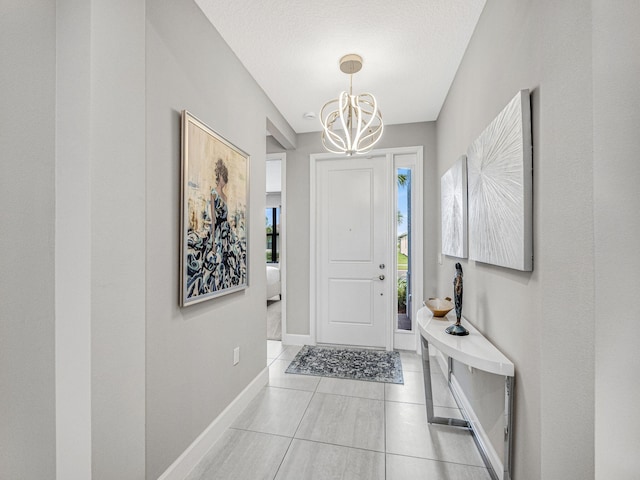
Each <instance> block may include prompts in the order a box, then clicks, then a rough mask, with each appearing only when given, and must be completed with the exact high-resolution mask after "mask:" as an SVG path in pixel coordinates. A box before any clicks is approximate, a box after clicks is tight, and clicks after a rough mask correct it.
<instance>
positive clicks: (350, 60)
mask: <svg viewBox="0 0 640 480" xmlns="http://www.w3.org/2000/svg"><path fill="white" fill-rule="evenodd" d="M361 68H362V57H361V56H360V55H356V54H349V55H345V56H344V57H342V58H341V59H340V70H341V71H342V72H344V73H346V74H348V75H349V93H347V92H341V93H340V96H339V97H338V98H335V99H333V100H329V101H328V102H327V103H325V104H324V105H323V106H322V109H321V110H320V121H321V122H322V144H323V145H324V148H326V149H327V150H328V151H330V152H332V153H339V154H346V155H347V156H349V157H350V156H351V155H353V154H356V155H358V154H363V153H367V152H369V151H370V150H371V149H372V148H373V146H374V145H375V144H376V143H377V142H378V140H380V137H382V130H383V128H384V126H383V124H382V113H381V112H380V110H378V103H377V102H376V99H375V97H374V96H373V95H371V94H370V93H362V94H360V95H353V93H352V86H353V85H352V84H353V74H354V73H357V72H359V71H360V69H361Z"/></svg>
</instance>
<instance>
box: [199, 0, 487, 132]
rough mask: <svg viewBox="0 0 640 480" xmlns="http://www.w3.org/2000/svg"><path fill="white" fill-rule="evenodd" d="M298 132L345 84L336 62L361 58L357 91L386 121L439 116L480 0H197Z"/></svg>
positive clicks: (313, 126) (310, 126) (314, 127)
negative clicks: (351, 55) (372, 97)
mask: <svg viewBox="0 0 640 480" xmlns="http://www.w3.org/2000/svg"><path fill="white" fill-rule="evenodd" d="M196 3H197V4H198V5H199V6H200V8H201V9H202V11H203V12H204V13H205V15H206V16H207V17H208V18H209V20H210V21H211V23H212V24H213V25H214V27H215V28H216V29H217V30H218V32H220V34H221V35H222V36H223V38H224V39H225V40H226V42H227V43H228V44H229V46H230V47H231V49H232V50H233V51H234V52H235V54H236V55H237V56H238V58H239V59H240V61H241V62H242V63H243V64H244V66H245V67H246V68H247V70H248V71H249V72H250V73H251V75H253V77H254V78H255V79H256V81H257V82H258V83H259V84H260V86H261V87H262V88H263V89H264V91H265V92H266V94H267V95H268V96H269V98H270V99H271V101H272V102H273V103H274V104H275V105H276V107H277V108H278V109H279V110H280V112H281V113H282V114H283V115H284V117H285V118H286V119H287V121H288V122H289V123H290V125H291V126H292V127H293V129H294V130H295V131H296V132H298V133H303V132H312V131H319V130H320V129H321V127H320V122H319V120H318V119H317V118H316V119H312V120H309V119H305V118H304V117H303V115H304V113H305V112H315V113H316V114H319V111H320V108H321V107H322V105H323V104H324V103H325V102H326V101H328V100H331V99H334V98H336V97H337V96H338V94H339V92H341V91H343V90H348V86H349V77H348V75H345V74H344V73H342V72H341V71H340V70H339V68H338V60H339V59H340V57H342V56H343V55H345V54H347V53H357V54H359V55H361V56H362V57H363V60H364V65H363V67H362V70H361V71H360V72H359V73H357V74H355V75H354V76H353V93H354V94H359V93H364V92H370V93H373V94H374V95H375V96H376V99H377V100H378V105H379V108H380V110H381V111H382V114H383V119H384V122H385V124H387V125H391V124H398V123H412V122H421V121H430V120H436V119H437V117H438V114H439V112H440V109H441V107H442V104H443V102H444V99H445V97H446V95H447V92H448V91H449V87H450V86H451V82H452V81H453V78H454V76H455V74H456V71H457V69H458V65H459V64H460V61H461V59H462V56H463V54H464V52H465V49H466V48H467V44H468V43H469V40H470V38H471V35H472V33H473V30H474V28H475V25H476V23H477V21H478V18H479V16H480V13H481V12H482V9H483V7H484V4H485V0H395V1H391V0H368V1H363V0H321V1H315V2H314V1H303V0H269V1H266V0H265V1H259V0H196Z"/></svg>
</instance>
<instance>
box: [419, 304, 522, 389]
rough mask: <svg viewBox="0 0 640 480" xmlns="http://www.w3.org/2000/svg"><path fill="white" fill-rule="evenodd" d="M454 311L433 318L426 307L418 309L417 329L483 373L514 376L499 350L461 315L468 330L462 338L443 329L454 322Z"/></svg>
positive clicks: (512, 368)
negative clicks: (444, 315) (467, 333)
mask: <svg viewBox="0 0 640 480" xmlns="http://www.w3.org/2000/svg"><path fill="white" fill-rule="evenodd" d="M455 321H456V319H455V314H453V312H449V314H448V315H447V316H446V317H443V318H438V317H434V316H433V314H432V313H431V310H429V309H428V308H427V307H422V308H421V309H420V310H418V329H419V330H420V334H421V335H422V336H423V337H424V338H426V340H427V342H429V343H431V344H433V346H434V347H436V348H437V349H438V350H440V351H441V352H442V353H444V354H445V355H447V356H449V357H451V358H453V359H455V360H458V361H460V362H462V363H464V364H466V365H470V366H472V367H474V368H477V369H479V370H484V371H485V372H489V373H495V374H496V375H505V376H509V377H513V376H514V374H515V367H514V365H513V363H512V362H511V361H510V360H509V359H508V358H507V357H505V356H504V355H503V354H502V352H500V350H498V349H497V348H496V347H494V346H493V344H492V343H491V342H489V340H487V339H486V338H485V337H484V336H483V335H482V334H481V333H480V332H478V330H476V329H475V328H474V326H473V325H471V324H470V323H469V322H467V320H466V319H465V318H464V316H463V317H462V321H461V323H462V325H464V327H465V328H466V329H467V330H469V335H465V336H463V337H461V336H457V335H450V334H448V333H447V332H445V331H444V330H445V329H446V328H447V327H448V326H449V325H451V324H452V323H455Z"/></svg>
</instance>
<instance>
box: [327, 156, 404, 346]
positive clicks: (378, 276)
mask: <svg viewBox="0 0 640 480" xmlns="http://www.w3.org/2000/svg"><path fill="white" fill-rule="evenodd" d="M316 168H317V170H316V184H315V191H316V209H317V210H316V221H317V227H316V247H317V257H316V258H317V260H316V261H317V265H316V268H317V270H316V273H317V280H316V286H317V297H316V302H315V304H316V312H317V322H318V324H317V325H318V328H317V341H318V342H319V343H333V344H344V345H364V346H372V347H385V346H390V345H388V344H390V340H389V335H390V334H389V333H388V332H390V331H391V330H390V328H391V327H390V322H391V320H392V313H391V304H390V302H391V298H392V295H391V292H392V290H390V282H392V281H393V278H394V276H393V272H392V268H393V267H392V265H390V264H391V263H392V259H391V256H390V255H391V251H392V249H391V247H390V242H389V228H390V224H391V217H390V215H391V214H390V212H391V181H390V175H391V172H392V169H391V166H390V165H389V161H388V157H387V156H386V155H377V156H373V157H372V158H362V157H357V158H353V157H350V158H342V159H326V160H319V161H317V162H316Z"/></svg>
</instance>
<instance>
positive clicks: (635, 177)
mask: <svg viewBox="0 0 640 480" xmlns="http://www.w3.org/2000/svg"><path fill="white" fill-rule="evenodd" d="M615 5H616V6H617V7H618V8H612V4H611V2H608V1H606V0H594V1H593V2H592V6H593V122H594V135H593V151H594V162H593V163H594V172H593V176H594V199H595V205H594V221H595V241H596V257H595V267H596V289H595V297H596V330H595V331H596V351H595V355H596V378H595V389H596V390H595V392H596V393H595V438H596V440H595V447H596V452H595V463H596V478H598V479H607V478H620V479H625V480H626V479H632V478H637V476H638V472H640V456H639V455H638V452H639V451H640V434H639V433H638V432H640V411H639V410H638V408H637V403H638V398H640V383H639V382H638V381H637V378H638V377H637V374H636V373H634V372H638V371H640V354H638V345H639V344H640V329H638V321H637V319H638V314H637V312H638V311H640V296H639V295H638V285H640V250H639V249H638V238H639V237H640V215H639V214H638V207H639V206H640V188H638V185H639V184H640V163H639V162H638V151H640V137H639V136H638V131H639V130H640V90H638V79H639V78H640V56H639V55H638V51H640V29H639V28H638V25H640V3H639V2H637V1H634V0H627V1H624V2H616V3H615Z"/></svg>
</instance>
